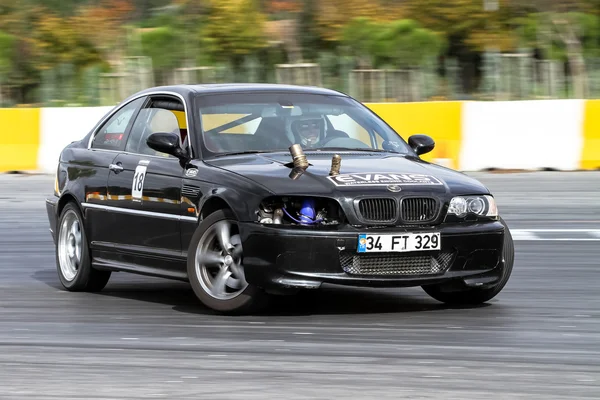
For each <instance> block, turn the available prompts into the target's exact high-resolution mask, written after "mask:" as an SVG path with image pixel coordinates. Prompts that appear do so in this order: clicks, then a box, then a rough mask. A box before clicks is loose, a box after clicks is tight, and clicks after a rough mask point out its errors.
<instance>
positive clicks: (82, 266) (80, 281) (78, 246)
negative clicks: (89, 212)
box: [56, 202, 111, 292]
mask: <svg viewBox="0 0 600 400" xmlns="http://www.w3.org/2000/svg"><path fill="white" fill-rule="evenodd" d="M56 267H57V272H58V277H59V279H60V283H61V284H62V286H63V287H64V288H65V289H67V290H69V291H72V292H76V291H89V292H96V291H100V290H102V289H104V287H105V286H106V284H107V283H108V280H109V279H110V275H111V272H110V271H100V270H97V269H94V268H93V267H92V265H91V258H90V253H89V247H88V244H87V237H86V235H85V229H84V225H83V218H82V216H81V212H80V211H79V208H78V207H77V206H76V205H75V204H74V203H72V202H71V203H68V204H67V205H66V206H65V207H64V208H63V210H62V212H61V213H60V217H59V220H58V232H57V240H56Z"/></svg>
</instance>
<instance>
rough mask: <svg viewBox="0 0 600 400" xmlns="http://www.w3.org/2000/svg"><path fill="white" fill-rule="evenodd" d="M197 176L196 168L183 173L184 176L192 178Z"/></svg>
mask: <svg viewBox="0 0 600 400" xmlns="http://www.w3.org/2000/svg"><path fill="white" fill-rule="evenodd" d="M196 175H198V170H197V169H196V168H192V169H188V170H186V171H185V176H188V177H194V176H196Z"/></svg>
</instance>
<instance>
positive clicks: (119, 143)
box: [92, 97, 144, 150]
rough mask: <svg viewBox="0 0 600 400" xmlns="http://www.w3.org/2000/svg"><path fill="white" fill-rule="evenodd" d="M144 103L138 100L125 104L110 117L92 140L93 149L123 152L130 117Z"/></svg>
mask: <svg viewBox="0 0 600 400" xmlns="http://www.w3.org/2000/svg"><path fill="white" fill-rule="evenodd" d="M143 102H144V98H143V97H142V98H139V99H137V100H134V101H132V102H131V103H129V104H127V105H126V106H125V107H123V108H122V109H120V110H119V111H117V113H116V114H114V115H113V116H112V117H110V118H109V119H108V121H106V122H105V123H104V125H103V126H102V127H101V128H100V130H99V131H98V133H96V136H94V140H93V141H92V148H93V149H105V150H123V147H124V144H125V141H126V140H127V138H126V137H125V132H127V127H128V126H129V125H130V123H131V122H132V117H133V115H134V113H135V110H137V109H138V107H139V106H140V105H141V104H142V103H143Z"/></svg>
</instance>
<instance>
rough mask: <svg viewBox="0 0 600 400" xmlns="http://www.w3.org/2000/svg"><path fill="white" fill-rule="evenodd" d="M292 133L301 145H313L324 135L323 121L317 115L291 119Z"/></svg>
mask: <svg viewBox="0 0 600 400" xmlns="http://www.w3.org/2000/svg"><path fill="white" fill-rule="evenodd" d="M291 130H292V133H293V134H294V136H295V137H296V138H298V139H299V140H300V144H301V145H302V147H309V148H310V147H315V146H317V144H318V143H319V142H320V141H321V140H322V139H323V138H324V136H325V121H323V119H322V118H319V117H302V118H298V119H295V120H293V121H292V123H291Z"/></svg>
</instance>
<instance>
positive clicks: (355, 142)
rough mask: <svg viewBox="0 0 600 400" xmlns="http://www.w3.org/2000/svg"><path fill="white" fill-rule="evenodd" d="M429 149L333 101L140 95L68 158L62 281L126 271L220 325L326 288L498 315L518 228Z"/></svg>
mask: <svg viewBox="0 0 600 400" xmlns="http://www.w3.org/2000/svg"><path fill="white" fill-rule="evenodd" d="M434 117H435V116H432V118H434ZM433 148H434V141H433V140H432V139H431V138H430V137H428V136H425V135H413V136H411V137H409V138H408V140H404V139H403V138H402V137H400V135H398V134H397V133H396V132H395V131H394V130H393V129H392V128H391V127H390V126H389V125H387V124H386V123H385V122H384V121H383V120H382V119H381V118H379V117H378V116H377V115H376V114H374V113H373V112H372V111H371V110H369V109H368V108H367V107H366V106H364V105H362V104H361V103H359V102H358V101H356V100H355V99H353V98H351V97H349V96H347V95H345V94H343V93H339V92H336V91H333V90H327V89H322V88H314V87H300V86H287V85H267V84H223V85H217V84H214V85H177V86H168V87H156V88H152V89H147V90H144V91H141V92H139V93H137V94H135V95H133V96H131V97H129V98H128V99H126V100H124V101H123V102H122V103H120V104H119V105H118V106H116V107H115V108H114V109H113V110H112V111H110V112H109V113H108V114H107V115H106V116H105V117H104V118H102V119H101V120H100V121H99V122H98V123H97V124H96V126H95V127H94V128H93V129H92V130H91V131H90V132H87V134H86V132H82V139H81V140H79V141H76V142H73V143H71V144H69V145H68V146H67V147H66V148H65V149H64V150H63V151H62V153H61V155H60V160H58V166H57V171H56V183H55V188H54V195H53V196H50V197H49V198H48V199H47V200H46V206H47V212H48V218H49V222H50V229H51V233H52V237H53V240H54V242H55V244H56V263H57V271H58V276H59V278H60V281H61V283H62V285H63V286H64V287H65V288H66V289H67V290H70V291H99V290H102V289H103V288H104V287H105V285H106V284H107V283H108V281H109V278H110V276H111V274H112V273H113V272H117V271H124V272H130V273H136V274H144V275H151V276H157V277H163V278H170V279H178V280H183V281H188V282H190V284H191V286H192V288H193V290H194V292H195V293H196V295H197V296H198V298H199V299H200V301H202V303H204V304H205V305H206V306H207V307H209V308H212V309H214V310H217V311H220V312H224V313H233V312H250V311H251V310H254V309H255V307H258V306H262V305H265V304H266V303H265V300H266V299H268V298H269V297H271V296H272V295H275V294H285V293H288V292H291V293H294V292H297V291H299V290H302V289H317V288H319V287H320V286H321V285H322V284H324V283H325V284H337V285H353V286H368V287H408V286H421V287H422V288H423V289H424V290H425V292H426V293H428V294H429V295H430V296H432V297H433V298H435V299H437V300H439V301H441V302H447V303H455V304H477V303H482V302H487V301H489V300H490V299H492V298H494V297H495V296H496V295H497V294H498V293H499V292H500V291H501V290H502V289H503V287H504V286H505V284H506V283H507V281H508V279H509V276H510V274H511V271H512V267H513V261H514V247H513V241H512V238H511V235H510V232H509V229H508V227H507V225H506V223H505V222H504V221H503V220H502V218H501V217H500V216H499V214H498V208H497V206H496V202H495V200H494V197H493V196H492V194H490V192H489V191H488V189H487V188H486V187H485V186H484V185H482V184H481V183H479V182H478V181H477V180H475V179H473V178H471V177H468V176H466V175H465V174H462V173H460V172H457V171H453V170H450V169H447V168H444V167H442V166H439V165H435V164H432V163H429V162H426V161H424V160H422V159H421V158H420V155H422V154H425V153H427V152H430V151H431V150H432V149H433Z"/></svg>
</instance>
